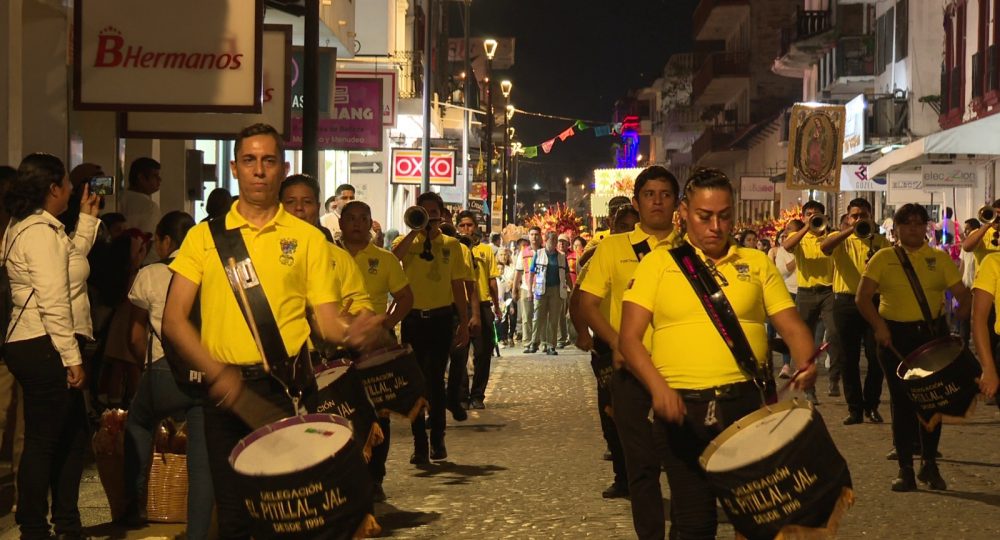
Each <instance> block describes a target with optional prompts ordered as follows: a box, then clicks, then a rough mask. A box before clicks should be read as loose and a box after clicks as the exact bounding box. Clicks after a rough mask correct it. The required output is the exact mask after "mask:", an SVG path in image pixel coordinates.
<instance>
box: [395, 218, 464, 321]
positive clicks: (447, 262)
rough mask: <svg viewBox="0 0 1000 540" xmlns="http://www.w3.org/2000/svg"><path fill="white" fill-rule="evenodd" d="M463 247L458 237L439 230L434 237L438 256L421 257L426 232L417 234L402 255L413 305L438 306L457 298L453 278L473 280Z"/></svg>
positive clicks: (452, 301)
mask: <svg viewBox="0 0 1000 540" xmlns="http://www.w3.org/2000/svg"><path fill="white" fill-rule="evenodd" d="M402 239H403V237H402V236H401V237H399V238H397V239H396V240H395V241H394V242H393V246H396V245H399V242H401V241H402ZM462 247H463V246H462V244H461V243H459V241H458V240H456V239H454V238H452V237H450V236H447V235H444V234H439V235H437V238H434V239H433V240H431V253H432V254H433V255H434V259H433V260H431V261H425V260H424V259H421V258H420V254H421V253H423V251H424V233H422V232H421V233H419V234H417V236H416V237H415V238H414V240H413V243H412V244H410V249H409V250H408V251H407V252H406V253H405V254H404V255H403V258H402V262H403V271H404V272H405V273H406V278H407V279H409V280H410V287H411V288H412V289H413V309H419V310H424V309H436V308H440V307H445V306H448V305H451V304H453V303H454V302H455V297H454V295H453V294H452V291H451V282H452V281H454V280H461V281H471V280H472V278H471V276H472V269H471V268H469V263H468V258H467V257H466V256H464V253H463V251H462Z"/></svg>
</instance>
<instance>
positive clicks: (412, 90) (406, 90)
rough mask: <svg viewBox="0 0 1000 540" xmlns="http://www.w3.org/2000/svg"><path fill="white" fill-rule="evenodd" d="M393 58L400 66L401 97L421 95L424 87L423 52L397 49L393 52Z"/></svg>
mask: <svg viewBox="0 0 1000 540" xmlns="http://www.w3.org/2000/svg"><path fill="white" fill-rule="evenodd" d="M392 58H393V59H394V60H395V61H396V65H397V66H399V83H398V84H399V97H400V99H416V98H419V97H421V96H422V95H423V89H424V66H423V64H422V63H421V59H422V58H423V54H422V53H421V52H420V51H396V52H394V53H392Z"/></svg>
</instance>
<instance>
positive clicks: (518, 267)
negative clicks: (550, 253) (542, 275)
mask: <svg viewBox="0 0 1000 540" xmlns="http://www.w3.org/2000/svg"><path fill="white" fill-rule="evenodd" d="M528 249H531V248H530V247H529V248H528ZM539 249H543V248H539ZM523 254H524V253H523V251H518V252H517V259H516V260H514V270H515V271H517V272H522V274H521V290H522V291H524V292H527V293H531V284H530V283H528V272H529V271H530V270H531V268H525V267H524V257H523V256H522V255H523ZM533 256H534V254H532V257H533ZM529 258H530V257H529ZM529 264H530V263H529Z"/></svg>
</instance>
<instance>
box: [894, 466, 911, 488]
mask: <svg viewBox="0 0 1000 540" xmlns="http://www.w3.org/2000/svg"><path fill="white" fill-rule="evenodd" d="M891 489H892V490H893V491H896V492H905V491H915V490H916V489H917V481H916V480H915V479H914V478H913V467H900V468H899V475H898V476H896V479H895V480H893V481H892V487H891Z"/></svg>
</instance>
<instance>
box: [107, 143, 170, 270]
mask: <svg viewBox="0 0 1000 540" xmlns="http://www.w3.org/2000/svg"><path fill="white" fill-rule="evenodd" d="M157 191H160V163H159V162H158V161H156V160H155V159H153V158H148V157H141V158H136V160H135V161H133V162H132V166H131V167H129V170H128V189H126V190H125V191H124V192H122V195H121V198H120V199H119V200H118V205H119V210H120V211H121V213H122V214H123V215H124V216H125V221H126V223H127V225H128V226H129V227H130V228H136V229H139V230H140V231H142V232H144V233H147V234H149V235H150V236H149V237H150V238H152V235H153V232H154V231H156V224H157V223H159V222H160V217H161V216H160V205H159V204H157V203H156V201H154V200H153V198H152V195H153V194H154V193H156V192H157ZM157 260H158V257H157V255H156V253H155V250H152V249H150V250H148V252H147V253H146V260H145V261H144V262H143V263H144V264H152V263H154V262H156V261H157Z"/></svg>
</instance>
